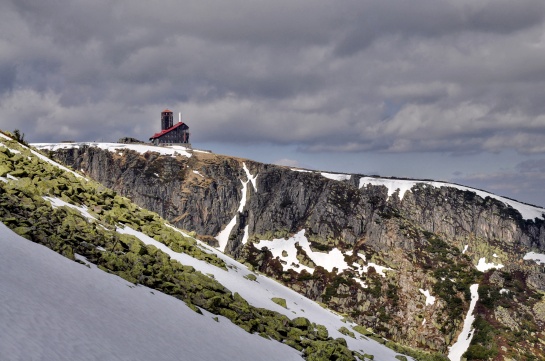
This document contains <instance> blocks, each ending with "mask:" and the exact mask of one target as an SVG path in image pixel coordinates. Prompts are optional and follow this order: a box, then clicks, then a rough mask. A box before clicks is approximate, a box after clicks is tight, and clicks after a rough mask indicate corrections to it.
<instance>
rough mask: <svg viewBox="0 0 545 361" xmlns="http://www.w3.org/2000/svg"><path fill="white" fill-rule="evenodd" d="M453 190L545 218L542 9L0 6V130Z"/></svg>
mask: <svg viewBox="0 0 545 361" xmlns="http://www.w3.org/2000/svg"><path fill="white" fill-rule="evenodd" d="M167 107H168V108H169V109H171V110H173V111H174V112H175V114H177V113H178V112H182V117H183V120H184V121H185V122H186V123H187V124H188V125H189V127H190V130H191V132H192V139H191V141H192V143H193V146H194V147H196V148H201V149H211V150H213V151H215V152H217V153H222V154H230V155H236V156H242V157H247V158H251V159H255V160H259V161H264V162H268V163H278V164H286V165H294V166H302V167H307V168H313V169H322V170H329V171H341V172H353V173H361V174H368V175H369V174H379V175H383V176H399V177H412V178H427V179H437V180H448V181H454V182H457V183H461V184H464V185H468V186H474V187H478V188H482V189H486V190H489V191H492V192H494V193H496V194H499V195H506V196H509V197H512V198H515V199H518V200H522V201H525V202H528V203H532V204H536V205H540V206H545V191H544V189H543V185H544V184H545V2H544V1H543V0H517V1H512V0H493V1H492V0H482V1H481V0H444V1H438V0H413V1H406V0H376V1H366V0H347V1H331V0H312V1H307V0H302V1H292V0H290V1H285V0H275V1H261V0H251V1H248V0H246V1H239V0H228V1H225V0H213V1H209V0H198V1H193V0H183V1H180V0H156V1H153V2H152V1H144V0H94V1H87V0H43V1H35V0H3V1H1V2H0V129H3V130H9V131H12V130H14V129H20V130H21V131H22V132H23V133H24V134H25V136H26V139H27V140H28V141H30V142H55V141H60V140H76V141H88V140H90V141H93V140H95V141H101V140H102V141H117V139H118V138H120V137H123V136H131V137H135V138H138V139H142V140H147V139H148V138H149V137H150V136H151V135H152V134H153V133H155V132H156V131H158V130H159V128H160V123H159V116H160V112H161V111H162V110H163V109H164V108H167Z"/></svg>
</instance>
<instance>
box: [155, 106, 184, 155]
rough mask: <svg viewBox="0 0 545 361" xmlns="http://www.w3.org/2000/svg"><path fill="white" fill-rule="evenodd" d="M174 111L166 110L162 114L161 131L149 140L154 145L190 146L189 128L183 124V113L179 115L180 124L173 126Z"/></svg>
mask: <svg viewBox="0 0 545 361" xmlns="http://www.w3.org/2000/svg"><path fill="white" fill-rule="evenodd" d="M173 122H174V117H173V116H172V111H171V110H169V109H165V110H163V111H162V112H161V131H160V132H159V133H155V134H154V135H153V136H152V137H151V138H150V139H149V140H150V141H151V142H152V143H153V144H154V145H174V144H178V145H180V144H181V145H185V146H191V145H190V144H189V134H190V133H189V127H188V126H187V124H185V123H184V122H182V113H179V118H178V123H176V124H173Z"/></svg>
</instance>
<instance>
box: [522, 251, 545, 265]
mask: <svg viewBox="0 0 545 361" xmlns="http://www.w3.org/2000/svg"><path fill="white" fill-rule="evenodd" d="M523 259H524V260H531V261H535V262H536V263H538V264H542V263H543V264H545V254H541V253H536V252H528V253H526V254H525V255H524V258H523Z"/></svg>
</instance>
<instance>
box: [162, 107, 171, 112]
mask: <svg viewBox="0 0 545 361" xmlns="http://www.w3.org/2000/svg"><path fill="white" fill-rule="evenodd" d="M161 113H172V110H170V109H168V108H166V109H165V110H163V111H162V112H161Z"/></svg>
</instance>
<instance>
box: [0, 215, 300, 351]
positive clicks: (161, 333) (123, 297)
mask: <svg viewBox="0 0 545 361" xmlns="http://www.w3.org/2000/svg"><path fill="white" fill-rule="evenodd" d="M0 274H1V275H2V277H1V278H0V304H1V305H2V306H1V307H0V335H1V337H0V350H1V351H0V359H2V360H3V361H15V360H59V361H62V360H67V361H72V360H80V361H87V360H89V361H91V360H112V361H114V360H127V361H128V360H134V361H137V360H157V361H160V360H165V361H166V360H169V361H170V360H192V361H193V360H203V361H204V360H226V361H227V360H229V361H230V360H246V361H255V360H278V361H287V360H301V359H302V358H301V356H300V354H299V352H297V351H296V350H295V349H293V348H291V347H288V346H286V345H283V344H281V343H279V342H276V341H270V340H266V339H264V338H262V337H260V336H258V335H252V334H249V333H247V332H245V331H244V330H242V329H241V328H239V327H238V326H235V325H234V324H232V323H231V322H230V321H229V320H227V319H225V318H223V317H221V316H218V317H219V322H216V321H214V320H213V318H212V317H213V315H211V314H209V313H207V312H204V311H203V312H204V315H199V314H197V313H195V312H193V311H192V310H190V309H189V308H188V307H187V306H186V305H185V303H183V302H182V301H179V300H177V299H175V298H173V297H170V296H167V295H165V294H162V293H160V292H157V291H152V290H151V289H149V288H147V287H143V286H134V285H133V284H131V283H129V282H127V281H125V280H123V279H121V278H119V277H117V276H113V275H111V274H108V273H105V272H103V271H100V270H99V269H98V268H96V267H90V268H88V267H86V266H84V265H81V264H79V263H76V262H73V261H71V260H69V259H67V258H65V257H63V256H61V255H59V254H57V253H55V252H53V251H51V250H49V249H48V248H46V247H44V246H41V245H38V244H36V243H32V242H30V241H28V240H26V239H24V238H22V237H20V236H18V235H16V234H15V233H13V232H12V231H11V230H9V229H8V228H7V227H6V226H5V225H4V224H2V223H0Z"/></svg>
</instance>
